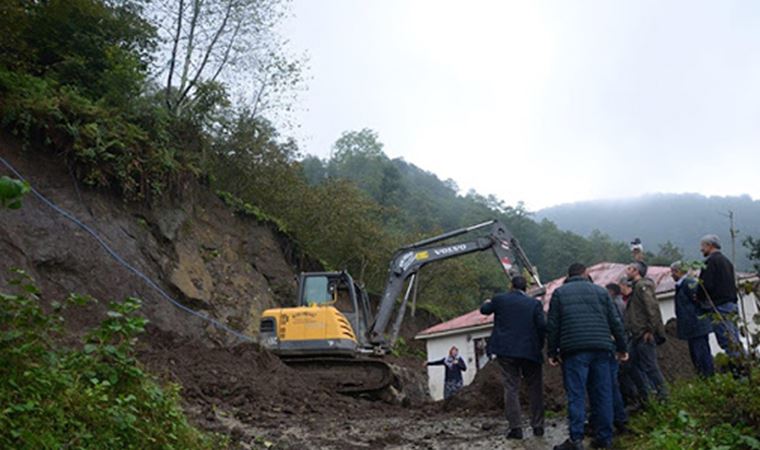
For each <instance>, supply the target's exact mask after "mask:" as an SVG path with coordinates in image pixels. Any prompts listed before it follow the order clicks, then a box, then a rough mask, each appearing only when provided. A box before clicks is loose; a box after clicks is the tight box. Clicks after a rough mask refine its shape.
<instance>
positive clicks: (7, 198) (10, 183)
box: [0, 176, 30, 209]
mask: <svg viewBox="0 0 760 450" xmlns="http://www.w3.org/2000/svg"><path fill="white" fill-rule="evenodd" d="M29 189H30V188H29V183H26V182H24V181H21V180H16V179H13V178H9V177H7V176H2V177H0V208H8V209H19V208H21V197H23V196H24V194H26V193H27V192H29Z"/></svg>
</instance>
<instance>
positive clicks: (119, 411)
mask: <svg viewBox="0 0 760 450" xmlns="http://www.w3.org/2000/svg"><path fill="white" fill-rule="evenodd" d="M12 284H13V285H15V290H16V292H15V293H12V294H3V293H0V302H1V303H0V341H2V345H0V379H2V380H3V382H2V383H0V405H2V409H1V410H0V447H1V448H30V449H31V448H34V449H38V448H40V449H41V448H51V449H52V448H56V449H57V448H89V449H106V448H135V449H144V448H175V449H202V448H219V447H222V446H224V445H225V442H224V441H223V440H221V439H220V438H217V437H215V436H211V435H206V434H204V433H202V432H200V431H198V430H196V429H195V428H193V427H192V426H190V425H189V424H188V422H187V419H186V417H185V415H184V414H183V412H182V409H181V407H180V399H179V394H178V389H179V388H178V387H177V386H176V385H169V386H166V387H162V386H160V385H159V384H158V383H157V382H156V380H154V379H153V378H152V377H151V376H150V375H148V374H147V373H145V372H144V371H143V370H142V369H141V368H140V365H139V363H138V362H137V360H136V359H135V357H134V343H135V339H136V336H137V335H138V334H139V333H141V332H142V331H143V327H144V325H145V323H146V320H145V319H143V318H141V317H139V316H137V315H136V312H137V310H138V308H139V307H140V301H139V300H137V299H134V298H129V299H127V300H125V301H124V302H122V303H112V304H111V305H110V310H109V312H108V316H107V318H106V319H105V320H104V321H103V322H102V323H101V324H100V326H99V327H97V328H95V329H93V330H91V331H90V332H89V333H87V334H86V336H85V337H84V338H83V342H82V346H81V349H70V348H66V347H64V346H62V345H60V344H59V343H58V342H59V341H60V340H61V339H60V338H61V337H62V334H63V327H62V323H63V319H62V317H61V314H60V312H61V310H62V309H63V308H65V307H67V306H69V305H71V304H82V303H85V302H88V301H90V299H88V298H84V297H80V296H75V295H72V296H70V297H69V298H68V299H67V300H66V301H65V302H63V303H60V304H58V303H54V304H53V305H52V308H53V311H52V312H51V313H50V314H47V313H45V312H44V311H43V309H42V308H41V306H40V302H39V298H38V292H37V288H36V287H35V286H34V284H33V283H32V282H31V281H30V280H29V278H28V277H26V276H25V275H24V274H23V273H19V277H18V279H16V280H15V281H13V282H12Z"/></svg>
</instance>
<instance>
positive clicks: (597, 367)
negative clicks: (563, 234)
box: [546, 263, 628, 450]
mask: <svg viewBox="0 0 760 450" xmlns="http://www.w3.org/2000/svg"><path fill="white" fill-rule="evenodd" d="M567 275H568V277H567V279H566V280H565V284H564V285H562V286H560V287H559V288H557V290H555V291H554V293H553V294H552V298H551V302H550V304H549V316H548V319H547V324H546V329H547V339H548V354H549V364H551V365H552V366H557V365H559V364H560V363H561V364H562V375H563V381H564V384H565V393H566V395H567V413H568V419H569V425H570V426H569V429H570V430H569V431H570V437H569V438H568V439H567V440H566V441H565V442H564V443H563V444H561V445H558V446H555V447H554V449H555V450H574V449H582V448H583V425H584V422H585V419H586V405H585V403H586V391H587V390H588V397H589V400H590V402H591V409H592V415H593V417H594V424H593V426H594V431H595V434H596V437H595V440H594V443H593V445H594V446H595V447H597V448H610V446H611V445H612V421H613V405H612V380H611V378H610V372H611V370H610V364H611V361H612V359H613V358H614V356H613V352H616V353H617V356H618V358H619V359H620V360H621V361H625V360H627V359H628V354H627V353H626V342H625V335H624V331H623V325H622V324H621V323H620V319H619V318H618V315H617V313H616V312H615V306H614V305H613V304H612V301H610V298H609V295H608V294H607V291H606V290H605V289H604V288H602V287H600V286H596V285H594V284H593V283H591V282H590V281H589V279H588V277H587V275H586V267H585V266H584V265H583V264H580V263H574V264H572V265H571V266H570V267H569V269H568V274H567ZM587 388H588V389H587Z"/></svg>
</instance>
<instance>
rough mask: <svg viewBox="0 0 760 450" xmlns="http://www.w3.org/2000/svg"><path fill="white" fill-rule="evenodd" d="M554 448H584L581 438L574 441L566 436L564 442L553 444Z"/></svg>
mask: <svg viewBox="0 0 760 450" xmlns="http://www.w3.org/2000/svg"><path fill="white" fill-rule="evenodd" d="M554 450H584V447H583V440H582V439H580V440H577V441H574V440H572V439H569V438H568V440H566V441H565V442H563V443H561V444H559V445H555V446H554Z"/></svg>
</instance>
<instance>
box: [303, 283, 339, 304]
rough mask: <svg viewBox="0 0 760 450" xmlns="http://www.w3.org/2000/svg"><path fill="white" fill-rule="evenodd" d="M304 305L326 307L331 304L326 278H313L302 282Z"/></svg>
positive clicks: (331, 299) (330, 294) (331, 298)
mask: <svg viewBox="0 0 760 450" xmlns="http://www.w3.org/2000/svg"><path fill="white" fill-rule="evenodd" d="M303 295H304V305H305V306H308V305H315V304H316V305H326V304H329V303H332V301H333V296H332V292H331V289H330V282H329V280H328V279H327V277H323V276H314V277H307V278H306V279H305V280H304V287H303Z"/></svg>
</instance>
